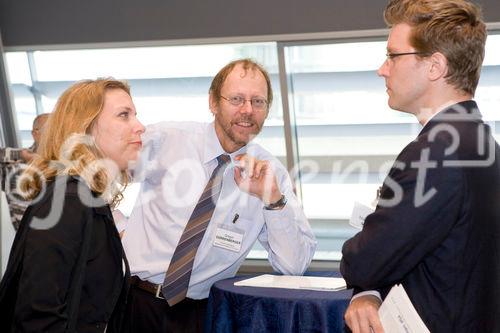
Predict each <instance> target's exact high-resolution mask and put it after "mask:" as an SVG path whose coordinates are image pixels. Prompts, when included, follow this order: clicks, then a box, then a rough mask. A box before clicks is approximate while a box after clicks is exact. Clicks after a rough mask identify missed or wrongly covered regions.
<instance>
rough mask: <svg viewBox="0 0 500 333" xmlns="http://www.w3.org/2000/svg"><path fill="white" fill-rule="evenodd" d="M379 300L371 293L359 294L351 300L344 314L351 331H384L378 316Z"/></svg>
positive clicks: (378, 332)
mask: <svg viewBox="0 0 500 333" xmlns="http://www.w3.org/2000/svg"><path fill="white" fill-rule="evenodd" d="M380 304H381V302H380V300H379V299H378V298H377V297H375V296H372V295H366V296H360V297H358V298H355V299H353V300H352V302H351V304H350V305H349V307H348V308H347V311H346V313H345V315H344V318H345V322H346V324H347V326H349V328H350V329H351V331H352V333H384V328H383V327H382V323H380V318H379V316H378V308H379V307H380Z"/></svg>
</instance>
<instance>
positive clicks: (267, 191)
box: [234, 154, 281, 206]
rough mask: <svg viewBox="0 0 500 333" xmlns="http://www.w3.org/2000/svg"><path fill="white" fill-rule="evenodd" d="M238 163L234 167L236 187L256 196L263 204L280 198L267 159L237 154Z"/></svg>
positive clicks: (274, 177)
mask: <svg viewBox="0 0 500 333" xmlns="http://www.w3.org/2000/svg"><path fill="white" fill-rule="evenodd" d="M235 160H237V161H238V162H239V165H237V167H236V168H235V169H234V180H235V181H236V184H237V185H238V187H239V188H240V189H241V190H242V191H245V192H247V193H249V194H252V195H254V196H256V197H258V198H259V199H260V200H262V201H263V202H264V205H266V206H267V205H269V204H270V203H273V202H276V201H278V200H279V199H280V198H281V192H280V190H279V187H278V182H277V180H276V175H275V174H274V170H273V167H272V165H271V163H270V162H269V161H264V160H258V159H256V158H254V157H252V156H250V155H247V154H244V155H238V156H236V157H235Z"/></svg>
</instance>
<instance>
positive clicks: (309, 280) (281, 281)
mask: <svg viewBox="0 0 500 333" xmlns="http://www.w3.org/2000/svg"><path fill="white" fill-rule="evenodd" d="M234 285H235V286H246V287H263V288H286V289H308V290H322V291H335V290H341V289H345V288H346V283H345V280H344V279H342V278H332V277H319V276H294V275H271V274H264V275H259V276H256V277H253V278H250V279H246V280H241V281H238V282H235V283H234Z"/></svg>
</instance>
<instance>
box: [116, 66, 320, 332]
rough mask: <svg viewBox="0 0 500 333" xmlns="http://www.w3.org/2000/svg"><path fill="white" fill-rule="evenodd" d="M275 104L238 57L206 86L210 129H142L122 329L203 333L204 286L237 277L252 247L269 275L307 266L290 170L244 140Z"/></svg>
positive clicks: (305, 229) (258, 73)
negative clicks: (264, 259)
mask: <svg viewBox="0 0 500 333" xmlns="http://www.w3.org/2000/svg"><path fill="white" fill-rule="evenodd" d="M272 98H273V95H272V88H271V82H270V79H269V75H268V73H267V72H266V71H265V69H264V68H262V67H261V66H260V65H258V64H257V63H255V62H253V61H251V60H249V59H243V60H237V61H233V62H231V63H229V64H228V65H226V66H224V67H223V68H222V69H221V70H220V71H219V72H218V73H217V75H216V76H215V77H214V79H213V81H212V84H211V86H210V91H209V108H210V110H211V112H212V114H213V115H214V117H215V121H214V122H212V123H208V124H204V123H196V122H163V123H159V124H155V125H152V126H148V128H147V131H146V134H145V135H144V149H143V151H142V153H141V157H140V160H139V162H138V165H137V167H136V168H135V169H134V178H135V179H138V180H142V184H141V189H140V193H139V195H138V198H137V202H136V204H135V206H134V209H133V211H132V213H131V215H130V218H129V220H128V221H127V222H124V223H126V227H125V232H124V235H123V238H122V242H123V245H124V248H125V252H126V253H127V257H128V258H129V262H130V267H131V273H132V275H133V277H132V283H131V284H132V287H131V291H130V298H129V302H128V311H127V316H126V317H127V320H128V323H127V325H126V327H127V329H128V331H130V332H183V333H184V332H201V331H202V330H203V323H204V318H205V310H206V305H207V297H208V294H209V290H210V287H211V286H212V284H213V283H214V282H216V281H218V280H221V279H225V278H229V277H232V276H234V275H235V274H236V272H237V270H238V268H239V267H240V265H241V264H242V262H243V260H245V257H246V256H247V254H248V252H249V251H250V250H251V248H252V246H253V245H254V243H255V242H256V241H257V240H259V241H260V243H261V244H262V246H263V247H264V248H265V249H266V250H267V252H268V259H269V261H270V263H271V265H272V266H273V268H274V269H275V270H276V271H278V272H281V273H283V274H293V275H300V274H303V273H304V271H305V270H306V269H307V267H308V266H309V263H310V262H311V259H312V257H313V254H314V250H315V247H316V241H315V238H314V235H313V233H312V230H311V227H310V226H309V223H308V221H307V219H306V217H305V215H304V213H303V211H302V208H301V206H300V204H299V202H298V200H297V198H296V196H295V194H294V192H293V187H292V183H291V180H290V178H289V176H288V173H287V171H286V169H285V168H284V167H283V165H281V163H279V162H278V160H277V159H276V158H275V157H273V156H272V155H271V154H270V153H269V152H267V151H266V150H264V149H263V148H262V147H261V146H259V145H258V144H256V143H253V142H251V140H252V139H253V138H254V137H255V136H256V135H258V134H259V132H260V131H261V130H262V127H263V125H264V121H265V119H266V118H267V115H268V113H269V107H270V105H271V102H272Z"/></svg>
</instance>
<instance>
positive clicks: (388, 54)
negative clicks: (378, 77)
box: [385, 52, 429, 60]
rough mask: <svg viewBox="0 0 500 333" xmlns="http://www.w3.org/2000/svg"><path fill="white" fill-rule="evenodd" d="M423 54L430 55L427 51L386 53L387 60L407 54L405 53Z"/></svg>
mask: <svg viewBox="0 0 500 333" xmlns="http://www.w3.org/2000/svg"><path fill="white" fill-rule="evenodd" d="M412 54H413V55H422V56H428V55H429V54H428V53H426V52H387V53H386V54H385V56H386V58H387V60H392V59H394V58H397V57H401V56H405V55H412Z"/></svg>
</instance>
